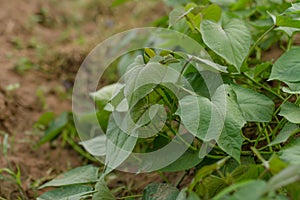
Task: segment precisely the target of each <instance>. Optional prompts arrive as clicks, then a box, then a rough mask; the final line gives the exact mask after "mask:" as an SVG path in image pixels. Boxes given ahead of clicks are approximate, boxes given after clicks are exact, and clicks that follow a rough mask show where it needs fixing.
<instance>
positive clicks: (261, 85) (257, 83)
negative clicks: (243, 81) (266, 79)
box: [242, 73, 285, 101]
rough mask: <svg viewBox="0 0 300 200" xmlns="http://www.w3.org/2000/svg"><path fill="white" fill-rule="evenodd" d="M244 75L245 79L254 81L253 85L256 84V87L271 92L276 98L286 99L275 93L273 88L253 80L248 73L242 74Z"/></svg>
mask: <svg viewBox="0 0 300 200" xmlns="http://www.w3.org/2000/svg"><path fill="white" fill-rule="evenodd" d="M242 75H243V76H244V77H246V78H247V79H249V80H250V81H252V82H253V83H255V84H256V85H258V86H260V87H262V88H264V89H265V90H267V91H269V92H271V93H272V94H273V95H275V96H276V97H278V98H280V99H281V100H283V101H284V100H285V98H283V97H282V96H281V95H280V94H277V93H276V92H275V91H273V90H272V89H271V88H269V87H266V86H265V85H263V84H261V83H260V82H258V81H257V80H255V79H253V78H252V77H251V76H249V75H248V74H246V73H242Z"/></svg>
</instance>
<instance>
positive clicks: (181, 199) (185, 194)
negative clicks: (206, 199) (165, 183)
mask: <svg viewBox="0 0 300 200" xmlns="http://www.w3.org/2000/svg"><path fill="white" fill-rule="evenodd" d="M176 200H200V197H198V195H197V194H196V193H194V192H192V191H188V190H187V189H186V188H185V189H183V190H181V191H180V193H179V194H178V196H177V198H176Z"/></svg>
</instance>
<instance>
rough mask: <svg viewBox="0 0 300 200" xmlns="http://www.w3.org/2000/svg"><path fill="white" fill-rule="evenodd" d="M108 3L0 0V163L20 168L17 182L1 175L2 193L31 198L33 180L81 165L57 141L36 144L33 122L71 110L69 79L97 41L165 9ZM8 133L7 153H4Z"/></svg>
mask: <svg viewBox="0 0 300 200" xmlns="http://www.w3.org/2000/svg"><path fill="white" fill-rule="evenodd" d="M57 4H59V6H57ZM108 4H109V1H106V0H105V1H100V0H88V1H85V2H82V1H78V2H77V1H76V2H75V1H74V2H73V1H63V2H61V1H58V0H53V1H39V0H31V1H28V0H25V1H18V0H11V1H2V2H1V12H0V23H1V26H0V36H1V37H0V46H1V48H0V65H1V68H0V113H1V114H0V147H1V150H0V168H3V167H8V168H10V169H12V170H13V171H15V172H17V171H18V169H20V172H21V186H20V187H17V186H16V184H15V183H12V182H10V181H8V180H6V179H4V177H2V176H0V197H2V198H6V199H17V198H18V197H21V198H24V199H27V198H28V199H35V198H36V196H37V195H38V193H39V192H38V191H37V190H36V187H37V186H38V185H40V184H41V183H43V182H45V181H47V180H48V179H51V178H53V177H54V176H55V175H57V174H59V173H61V172H64V171H66V170H68V169H71V168H73V167H76V166H79V165H80V164H82V163H83V158H82V157H80V156H79V155H78V154H77V153H75V151H74V150H73V149H71V148H70V147H68V146H65V147H61V144H60V143H59V141H58V143H57V144H56V147H53V146H50V145H49V144H45V145H43V146H42V147H40V148H39V149H34V148H33V146H34V145H35V144H36V142H37V141H38V140H39V138H40V137H41V134H42V133H41V132H37V131H36V130H34V129H33V128H32V125H33V123H34V122H35V121H36V120H37V119H38V118H39V116H40V115H41V114H42V113H44V112H46V111H53V112H55V113H56V114H59V113H61V112H63V111H70V110H71V100H70V94H71V88H72V84H73V80H74V76H75V75H76V72H77V69H78V68H79V66H80V64H81V62H82V61H83V59H84V57H85V56H86V55H87V53H88V52H89V51H90V50H91V49H92V48H94V47H95V46H96V44H98V43H99V42H100V41H102V40H103V39H105V38H106V37H108V36H110V35H111V34H113V33H117V32H120V31H124V30H126V29H130V28H133V27H143V26H149V25H150V24H149V23H151V22H152V21H153V20H154V19H157V18H158V17H160V16H163V15H165V14H166V13H168V8H165V7H164V6H163V4H162V3H157V2H132V3H128V4H125V5H124V6H122V7H119V8H115V9H113V10H112V9H111V8H109V7H108ZM140 4H143V5H144V6H141V5H140ZM147 13H151V14H147ZM5 135H6V136H8V145H7V149H8V152H7V153H4V152H3V151H2V149H3V147H4V145H5V144H4V138H5V137H6V136H5ZM4 154H5V155H4ZM6 175H7V174H6ZM6 177H8V176H6ZM133 178H134V177H132V176H130V178H127V179H133ZM127 179H126V182H127V181H129V180H127Z"/></svg>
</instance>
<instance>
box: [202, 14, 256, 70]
mask: <svg viewBox="0 0 300 200" xmlns="http://www.w3.org/2000/svg"><path fill="white" fill-rule="evenodd" d="M200 30H201V34H202V38H203V41H204V43H205V44H206V45H207V46H208V47H209V48H211V49H212V50H213V51H214V52H215V53H216V54H218V55H219V56H221V57H222V58H224V59H225V60H226V61H227V62H228V63H229V64H232V65H234V66H235V68H236V69H237V70H238V71H240V68H241V65H242V63H243V61H244V59H245V58H246V56H247V55H248V51H249V49H250V45H251V34H250V32H249V30H248V27H247V26H246V25H245V24H244V22H243V21H241V20H239V19H227V20H223V21H222V24H219V23H216V22H213V21H209V20H203V21H202V22H201V26H200Z"/></svg>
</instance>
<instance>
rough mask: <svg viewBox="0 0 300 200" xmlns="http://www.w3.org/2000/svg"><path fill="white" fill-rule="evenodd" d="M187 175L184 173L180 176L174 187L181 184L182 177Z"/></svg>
mask: <svg viewBox="0 0 300 200" xmlns="http://www.w3.org/2000/svg"><path fill="white" fill-rule="evenodd" d="M186 175H187V171H184V173H183V174H182V176H181V177H180V178H179V179H178V181H177V182H176V184H175V187H178V186H179V185H180V184H181V183H182V181H183V179H184V177H185V176H186Z"/></svg>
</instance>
